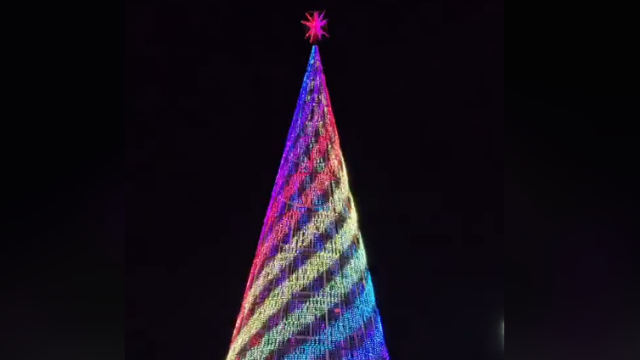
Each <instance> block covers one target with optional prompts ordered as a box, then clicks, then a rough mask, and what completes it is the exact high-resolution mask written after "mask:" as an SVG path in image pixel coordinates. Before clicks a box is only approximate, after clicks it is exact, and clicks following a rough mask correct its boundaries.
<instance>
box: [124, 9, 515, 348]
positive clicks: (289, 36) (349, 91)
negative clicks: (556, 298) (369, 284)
mask: <svg viewBox="0 0 640 360" xmlns="http://www.w3.org/2000/svg"><path fill="white" fill-rule="evenodd" d="M125 10H126V19H125V20H126V36H125V45H126V47H125V61H126V62H125V64H126V69H125V70H126V88H125V97H126V113H127V122H126V124H125V131H126V133H125V135H126V150H127V155H126V156H127V165H126V171H127V173H126V176H127V179H128V182H127V189H126V190H127V194H126V195H127V201H128V203H127V232H126V236H127V243H126V265H127V283H126V303H127V334H126V339H127V358H131V359H158V360H162V359H222V358H224V357H225V356H226V353H227V351H228V347H229V343H230V339H231V335H232V331H233V326H234V324H235V319H236V316H237V313H238V311H239V309H240V304H241V300H242V296H243V292H244V288H245V284H246V281H247V278H248V273H249V269H250V266H251V262H252V260H253V256H254V254H255V249H256V245H257V241H258V236H259V234H260V229H261V225H262V220H263V219H264V216H265V212H266V208H267V205H268V202H269V196H270V194H271V190H272V186H273V183H274V180H275V177H276V173H277V170H278V165H279V163H280V158H281V156H282V151H283V148H284V142H285V138H286V135H287V131H288V128H289V125H290V122H291V119H292V116H293V112H294V109H295V105H296V100H297V96H298V92H299V90H300V86H301V85H302V78H303V75H304V71H305V67H306V64H307V61H308V57H309V54H310V50H311V45H310V44H309V43H308V41H306V40H304V35H305V28H304V26H303V25H302V24H301V23H300V21H301V20H303V19H304V14H305V12H306V11H311V10H326V18H327V19H329V22H328V27H327V29H328V33H329V35H330V37H329V38H325V40H323V41H322V42H321V43H320V54H321V57H322V61H323V65H324V70H325V75H326V77H327V86H328V88H329V92H330V95H331V101H332V104H333V109H334V113H335V117H336V123H337V126H338V131H339V134H340V137H341V143H342V147H343V151H344V156H345V160H346V163H347V170H348V173H349V177H350V183H351V188H352V191H353V194H354V197H355V200H356V206H357V209H358V212H359V217H360V226H361V231H362V233H363V237H364V241H365V246H366V248H367V254H368V260H369V265H370V268H371V272H372V276H373V281H374V286H375V290H376V296H377V300H378V305H379V308H380V312H381V316H382V322H383V327H384V330H385V335H386V339H387V346H388V348H389V351H390V355H391V358H392V359H429V358H437V359H499V358H502V349H501V339H502V338H501V333H500V324H501V321H502V319H503V303H504V301H503V296H504V295H503V292H504V291H503V288H504V260H503V258H504V256H503V216H504V214H503V201H504V197H503V193H502V189H503V185H504V180H503V161H504V159H503V145H504V144H503V120H504V111H503V101H504V85H503V83H504V76H503V67H504V52H503V36H504V33H503V32H504V30H503V5H502V3H501V2H459V1H454V2H422V3H410V2H408V3H397V2H390V1H379V2H369V3H366V2H362V3H350V4H345V2H342V1H336V2H323V3H320V2H300V4H298V5H295V4H282V5H279V4H274V3H271V2H254V3H251V4H247V3H239V2H235V1H193V0H189V1H182V2H155V3H129V4H127V6H126V9H125Z"/></svg>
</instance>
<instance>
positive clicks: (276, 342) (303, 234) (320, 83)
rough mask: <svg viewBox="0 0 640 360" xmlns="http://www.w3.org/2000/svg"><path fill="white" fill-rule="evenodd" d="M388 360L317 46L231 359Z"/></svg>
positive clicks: (318, 21) (316, 22) (317, 26)
mask: <svg viewBox="0 0 640 360" xmlns="http://www.w3.org/2000/svg"><path fill="white" fill-rule="evenodd" d="M309 20H310V21H309V22H305V24H307V25H308V26H309V27H310V28H311V30H310V35H311V40H312V42H315V41H316V40H317V39H318V38H319V36H320V35H324V32H322V30H321V27H322V25H324V23H326V21H325V20H323V19H322V16H319V17H318V14H317V13H314V15H313V18H312V17H309ZM388 358H389V356H388V353H387V349H386V346H385V342H384V338H383V333H382V326H381V324H380V316H379V314H378V309H377V306H376V303H375V297H374V293H373V286H372V284H371V276H370V274H369V271H368V268H367V260H366V256H365V251H364V246H363V243H362V238H361V236H360V231H359V228H358V219H357V214H356V210H355V206H354V203H353V198H352V196H351V192H350V190H349V183H348V179H347V172H346V169H345V165H344V160H343V157H342V153H341V150H340V142H339V139H338V133H337V130H336V125H335V122H334V118H333V112H332V110H331V103H330V101H329V93H328V92H327V87H326V83H325V77H324V73H323V70H322V64H321V62H320V53H319V51H318V46H317V45H313V48H312V50H311V57H310V58H309V64H308V66H307V72H306V74H305V77H304V83H303V85H302V90H301V91H300V97H299V99H298V104H297V107H296V111H295V115H294V119H293V123H292V125H291V129H290V130H289V136H288V139H287V144H286V148H285V151H284V156H283V158H282V162H281V164H280V170H279V172H278V176H277V179H276V184H275V187H274V189H273V193H272V195H271V202H270V204H269V208H268V212H267V216H266V218H265V221H264V227H263V229H262V235H261V237H260V243H259V245H258V250H257V253H256V257H255V260H254V262H253V266H252V268H251V274H250V276H249V282H248V284H247V288H246V292H245V296H244V300H243V303H242V307H241V310H240V314H239V316H238V320H237V323H236V328H235V331H234V334H233V339H232V343H231V348H230V350H229V354H228V356H227V360H276V359H277V360H280V359H286V360H302V359H304V360H311V359H324V360H338V359H362V360H378V359H388Z"/></svg>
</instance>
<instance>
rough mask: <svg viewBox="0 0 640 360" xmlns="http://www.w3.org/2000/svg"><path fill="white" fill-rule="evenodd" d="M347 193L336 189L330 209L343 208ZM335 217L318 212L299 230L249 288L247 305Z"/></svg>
mask: <svg viewBox="0 0 640 360" xmlns="http://www.w3.org/2000/svg"><path fill="white" fill-rule="evenodd" d="M347 193H348V189H347V188H346V187H345V186H341V189H340V191H336V192H335V193H334V194H333V195H332V197H331V199H330V200H329V205H328V207H329V208H330V209H335V208H337V209H341V208H342V206H343V205H344V201H345V199H348V196H347ZM335 218H336V216H335V214H331V213H327V212H321V213H318V214H317V215H316V216H315V217H314V219H313V220H312V221H310V222H309V223H308V224H307V226H306V227H305V228H304V229H303V230H301V231H298V232H297V233H296V235H295V236H294V238H293V239H292V241H291V242H290V243H289V244H287V245H285V246H284V249H283V250H282V251H281V252H280V253H279V254H278V255H277V256H276V257H275V258H274V260H273V262H271V263H270V264H269V265H268V266H266V267H265V268H264V269H263V270H262V272H261V273H260V275H258V278H257V280H256V281H255V283H254V284H253V286H252V287H251V289H250V290H249V294H248V296H247V297H246V299H245V301H246V302H247V306H249V305H250V304H251V303H252V302H253V301H254V300H255V299H256V297H257V296H258V294H260V292H261V291H262V289H264V287H265V286H266V285H267V284H268V283H269V282H270V281H271V280H273V278H274V277H275V276H276V275H278V274H279V273H280V272H281V271H282V270H283V269H284V268H285V267H286V266H287V265H289V264H290V263H291V261H293V259H294V258H295V257H296V256H297V252H296V250H297V249H301V248H305V247H307V246H308V245H309V244H310V243H311V241H312V240H313V238H314V235H315V234H319V233H324V232H325V231H326V229H327V228H328V226H329V225H331V224H333V222H334V221H335Z"/></svg>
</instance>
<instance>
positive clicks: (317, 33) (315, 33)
mask: <svg viewBox="0 0 640 360" xmlns="http://www.w3.org/2000/svg"><path fill="white" fill-rule="evenodd" d="M306 15H307V19H309V21H304V20H303V21H302V23H303V24H305V25H307V26H308V27H309V32H307V36H305V37H304V38H305V39H306V38H308V37H311V38H310V41H311V43H316V42H317V41H318V40H320V39H321V38H322V35H326V36H327V37H329V34H327V33H326V32H324V30H322V27H323V26H325V25H327V20H325V19H323V17H324V11H323V12H322V14H320V16H318V12H317V11H314V12H313V17H311V16H309V14H308V13H307V14H306Z"/></svg>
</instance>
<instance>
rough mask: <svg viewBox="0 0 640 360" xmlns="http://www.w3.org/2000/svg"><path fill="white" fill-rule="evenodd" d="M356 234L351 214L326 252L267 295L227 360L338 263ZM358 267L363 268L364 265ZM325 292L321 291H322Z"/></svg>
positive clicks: (321, 253)
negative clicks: (299, 293) (302, 290)
mask: <svg viewBox="0 0 640 360" xmlns="http://www.w3.org/2000/svg"><path fill="white" fill-rule="evenodd" d="M357 231H358V226H357V214H356V212H355V211H354V212H352V214H351V216H350V217H349V218H348V219H347V223H346V224H345V226H344V227H343V228H342V230H341V231H340V234H338V235H337V236H335V237H334V238H333V239H332V240H331V242H329V243H328V244H327V245H326V246H325V249H324V250H323V251H322V252H320V253H317V254H315V255H314V256H313V257H312V258H311V259H309V261H307V263H305V265H304V266H303V267H302V268H300V269H298V270H297V271H296V272H295V273H294V274H293V275H291V276H290V277H289V278H288V279H287V280H286V281H285V282H284V283H283V284H282V285H280V286H279V287H278V288H277V289H275V290H274V291H273V292H272V293H271V294H270V295H269V298H268V299H267V300H266V301H265V302H264V303H263V304H262V306H261V307H260V308H259V309H258V310H257V311H256V313H255V314H254V315H253V317H252V318H251V319H250V320H249V322H248V323H247V324H246V325H245V326H244V327H243V328H242V330H241V331H240V334H239V335H238V337H237V339H236V341H235V342H234V343H232V345H231V350H230V351H229V356H228V357H227V359H228V360H231V359H233V357H234V356H235V355H236V353H237V352H238V350H239V349H240V348H242V346H244V345H245V344H246V343H247V341H248V340H249V338H250V337H251V336H253V335H254V334H255V333H256V331H258V330H259V329H260V328H261V327H262V325H263V324H264V323H265V322H266V321H267V320H268V318H269V317H270V316H271V315H273V314H274V313H275V312H276V311H278V310H279V309H280V308H281V307H282V306H283V305H284V304H285V303H287V302H288V301H289V299H290V298H291V296H292V295H293V294H294V293H295V292H297V291H299V290H300V289H302V288H303V287H304V286H306V285H307V284H308V283H309V282H311V281H312V280H313V279H314V278H315V277H317V276H318V275H319V274H321V273H322V272H323V271H325V270H326V269H328V268H329V267H330V266H331V264H333V263H334V262H335V261H336V260H338V259H339V257H340V254H341V253H342V252H343V251H344V249H345V248H347V247H348V246H349V244H350V243H351V241H352V239H353V235H355V234H356V233H357ZM360 265H363V266H364V263H363V264H360ZM325 289H327V288H325ZM325 289H323V291H324V290H325Z"/></svg>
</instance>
